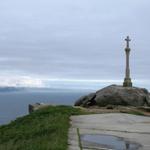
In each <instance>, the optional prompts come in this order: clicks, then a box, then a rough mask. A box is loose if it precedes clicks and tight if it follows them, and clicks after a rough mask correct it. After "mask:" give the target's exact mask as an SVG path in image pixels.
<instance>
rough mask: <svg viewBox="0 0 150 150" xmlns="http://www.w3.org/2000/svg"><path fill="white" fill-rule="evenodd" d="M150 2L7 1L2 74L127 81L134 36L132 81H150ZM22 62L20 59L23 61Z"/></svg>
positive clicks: (0, 44)
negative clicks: (127, 61)
mask: <svg viewBox="0 0 150 150" xmlns="http://www.w3.org/2000/svg"><path fill="white" fill-rule="evenodd" d="M149 6H150V2H149V1H148V0H144V1H140V0H133V1H130V0H122V1H120V0H115V1H110V0H106V1H99V0H82V1H80V0H76V1H74V0H63V1H62V0H55V1H52V0H38V1H36V0H22V1H20V0H13V1H11V0H5V1H1V2H0V20H1V24H0V56H1V58H9V59H7V60H5V61H4V60H3V61H0V71H1V72H4V71H7V70H10V71H11V70H12V71H14V70H18V71H20V72H24V73H26V74H29V75H30V74H35V75H39V76H40V75H41V76H42V75H45V76H48V77H49V78H55V77H56V78H57V77H58V78H74V79H76V78H77V79H85V78H87V79H103V78H104V79H105V78H107V79H117V78H118V79H120V78H123V77H124V67H125V66H124V64H125V62H124V61H125V53H124V47H125V42H124V38H125V36H126V35H128V34H129V35H131V38H132V42H131V48H132V51H131V66H132V70H131V73H132V76H133V78H136V79H149V73H150V71H149V69H148V67H149V64H150V59H149V55H150V51H149V47H150V44H149V38H150V31H149V26H150V21H149V18H150V15H149V14H150V10H149ZM18 58H20V59H18Z"/></svg>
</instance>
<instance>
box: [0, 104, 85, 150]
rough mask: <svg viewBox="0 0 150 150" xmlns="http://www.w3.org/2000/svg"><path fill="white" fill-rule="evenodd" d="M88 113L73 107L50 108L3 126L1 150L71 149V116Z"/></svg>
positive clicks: (1, 129)
mask: <svg viewBox="0 0 150 150" xmlns="http://www.w3.org/2000/svg"><path fill="white" fill-rule="evenodd" d="M79 114H86V113H85V112H84V111H83V110H80V109H79V108H73V107H71V106H55V107H54V106H50V107H47V108H44V109H41V110H38V111H35V112H33V113H31V114H30V115H27V116H25V117H21V118H18V119H16V120H15V121H12V122H11V123H10V124H8V125H3V126H0V150H67V147H68V143H67V140H68V129H69V127H70V124H69V117H70V116H71V115H79Z"/></svg>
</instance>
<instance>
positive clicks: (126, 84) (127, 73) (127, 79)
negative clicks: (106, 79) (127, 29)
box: [123, 36, 132, 87]
mask: <svg viewBox="0 0 150 150" xmlns="http://www.w3.org/2000/svg"><path fill="white" fill-rule="evenodd" d="M125 41H126V42H127V46H126V48H125V52H126V71H125V79H124V83H123V86H124V87H132V82H131V78H130V65H129V55H130V47H129V42H130V41H131V40H130V38H129V36H127V38H126V39H125Z"/></svg>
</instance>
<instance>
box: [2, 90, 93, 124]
mask: <svg viewBox="0 0 150 150" xmlns="http://www.w3.org/2000/svg"><path fill="white" fill-rule="evenodd" d="M90 92H91V91H88V90H70V89H65V90H64V89H55V90H54V89H25V90H24V89H23V90H8V91H7V90H1V91H0V125H2V124H8V123H9V122H11V121H12V120H15V119H16V118H18V117H20V116H24V115H27V114H28V105H29V104H34V103H46V104H54V105H73V104H74V102H75V101H76V100H77V99H79V98H80V97H81V96H83V95H86V94H88V93H90Z"/></svg>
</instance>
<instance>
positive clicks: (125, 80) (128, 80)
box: [123, 78, 132, 87]
mask: <svg viewBox="0 0 150 150" xmlns="http://www.w3.org/2000/svg"><path fill="white" fill-rule="evenodd" d="M123 86H124V87H132V82H131V78H125V79H124V82H123Z"/></svg>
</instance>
